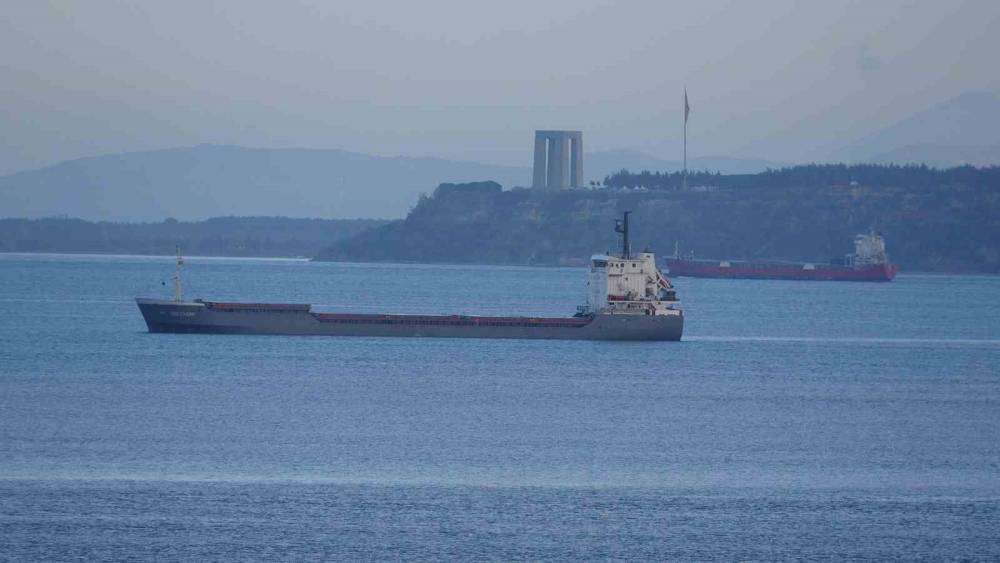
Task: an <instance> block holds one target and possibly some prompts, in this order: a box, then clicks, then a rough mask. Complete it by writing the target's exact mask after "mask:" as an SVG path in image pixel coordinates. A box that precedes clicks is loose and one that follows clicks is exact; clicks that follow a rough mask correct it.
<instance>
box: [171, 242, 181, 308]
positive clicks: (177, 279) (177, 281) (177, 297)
mask: <svg viewBox="0 0 1000 563" xmlns="http://www.w3.org/2000/svg"><path fill="white" fill-rule="evenodd" d="M183 265H184V258H181V247H180V246H178V247H177V268H176V269H175V270H174V278H173V279H174V301H176V302H178V303H180V302H181V301H184V295H183V293H182V292H181V266H183Z"/></svg>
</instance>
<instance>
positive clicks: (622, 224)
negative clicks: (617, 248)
mask: <svg viewBox="0 0 1000 563" xmlns="http://www.w3.org/2000/svg"><path fill="white" fill-rule="evenodd" d="M631 214H632V212H631V211H626V212H625V215H624V218H623V219H622V220H621V221H615V232H616V233H621V234H622V258H626V259H628V258H631V257H632V245H631V243H630V242H629V239H628V216H629V215H631Z"/></svg>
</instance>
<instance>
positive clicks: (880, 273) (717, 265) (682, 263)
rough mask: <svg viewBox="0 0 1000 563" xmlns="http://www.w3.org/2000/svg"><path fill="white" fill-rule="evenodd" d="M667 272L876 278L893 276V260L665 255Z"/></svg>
mask: <svg viewBox="0 0 1000 563" xmlns="http://www.w3.org/2000/svg"><path fill="white" fill-rule="evenodd" d="M667 267H668V268H669V269H670V275H671V276H687V277H692V278H731V279H760V280H813V281H879V282H887V281H891V280H892V278H894V277H896V274H897V273H898V272H899V267H898V266H896V265H895V264H876V265H872V266H859V267H850V266H837V265H832V264H814V265H813V264H792V263H787V264H786V263H776V262H736V261H718V260H683V259H679V258H668V259H667Z"/></svg>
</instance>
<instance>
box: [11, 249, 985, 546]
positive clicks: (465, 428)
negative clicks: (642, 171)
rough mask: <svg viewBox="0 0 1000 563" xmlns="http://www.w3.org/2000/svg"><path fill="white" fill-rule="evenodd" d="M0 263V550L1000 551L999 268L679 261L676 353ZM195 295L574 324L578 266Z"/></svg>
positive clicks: (162, 267) (270, 267)
mask: <svg viewBox="0 0 1000 563" xmlns="http://www.w3.org/2000/svg"><path fill="white" fill-rule="evenodd" d="M171 271H172V267H171V264H170V260H169V259H167V258H145V257H106V256H105V257H97V256H46V255H0V558H12V559H22V558H24V559H46V560H52V559H70V558H88V559H90V558H151V557H157V558H211V559H217V558H230V557H232V558H240V559H247V558H251V559H253V558H260V559H273V558H304V557H309V558H323V557H330V558H371V557H376V558H398V557H405V558H424V559H426V558H450V557H473V558H497V559H510V558H530V559H538V558H553V559H563V558H570V559H577V558H628V559H662V558H679V559H706V558H723V559H733V558H740V559H775V558H802V557H830V558H838V559H839V558H851V557H864V558H870V557H879V558H882V557H903V558H908V559H909V558H942V557H945V558H952V557H954V558H990V559H996V558H998V557H1000V532H998V530H1000V527H998V524H997V523H998V522H1000V367H998V366H1000V278H997V277H987V276H982V277H974V276H921V275H901V276H900V277H899V278H898V279H897V280H896V281H895V282H893V283H889V284H850V283H825V282H812V283H805V282H780V281H726V280H693V279H683V278H681V279H678V280H675V282H676V285H677V287H678V291H679V294H680V296H681V298H682V299H683V301H684V303H685V308H686V312H687V327H686V330H685V338H684V341H683V342H680V343H603V342H543V341H506V340H447V339H440V340H438V339H381V338H343V339H337V338H324V337H255V336H201V335H153V334H148V333H146V332H145V325H144V324H143V322H142V319H141V317H140V315H139V312H138V310H137V309H136V307H135V305H134V303H133V301H132V298H133V297H134V296H136V295H142V296H154V297H155V296H166V295H167V294H168V288H167V287H164V286H163V285H161V283H162V282H163V281H165V280H168V278H169V276H170V274H171ZM185 282H186V291H187V294H188V295H189V296H191V297H205V298H213V299H233V300H260V301H292V302H309V303H314V304H316V305H317V307H318V308H321V309H325V310H331V311H351V310H353V311H356V310H363V311H386V312H398V313H418V312H421V313H467V314H512V313H523V314H537V315H562V314H568V313H571V312H572V311H574V310H575V306H576V305H577V304H579V303H581V302H582V300H583V295H584V291H583V290H584V286H583V283H584V272H583V270H581V269H573V268H565V269H555V268H517V267H482V266H424V265H359V264H314V263H308V262H303V261H288V260H237V259H212V258H201V259H199V258H191V259H189V260H188V265H187V268H186V273H185Z"/></svg>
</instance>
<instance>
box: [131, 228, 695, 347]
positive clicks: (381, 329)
mask: <svg viewBox="0 0 1000 563" xmlns="http://www.w3.org/2000/svg"><path fill="white" fill-rule="evenodd" d="M628 220H629V214H628V213H627V212H626V214H625V216H624V219H623V220H622V221H619V222H618V224H617V225H616V230H617V231H618V232H619V233H621V234H622V252H621V254H618V255H613V254H607V255H595V256H594V257H592V259H591V263H590V269H589V271H588V273H587V286H588V288H587V289H588V290H587V302H586V304H585V305H583V306H581V307H578V310H577V313H576V315H574V316H572V317H523V316H522V317H483V316H466V315H394V314H362V313H324V312H316V311H313V310H312V306H311V305H308V304H298V303H234V302H218V301H206V300H201V299H195V300H194V301H183V300H182V298H181V294H180V265H181V264H182V263H183V262H182V260H181V258H180V254H179V253H178V257H177V270H176V273H175V277H174V288H175V294H174V300H169V301H168V300H159V299H148V298H137V299H136V302H137V304H138V306H139V310H140V311H141V312H142V316H143V318H144V319H145V321H146V326H147V327H148V328H149V331H150V332H173V333H215V334H287V335H328V336H431V337H453V338H545V339H571V340H680V339H681V334H682V333H683V329H684V313H683V311H682V310H681V308H680V303H679V302H678V301H677V296H676V292H675V291H674V288H673V286H672V285H671V284H670V281H669V280H668V279H667V278H666V277H664V276H663V274H662V273H661V272H660V271H659V270H658V269H657V268H656V259H655V256H654V255H653V253H651V252H642V253H640V254H638V255H632V253H631V248H630V242H629V225H628Z"/></svg>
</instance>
